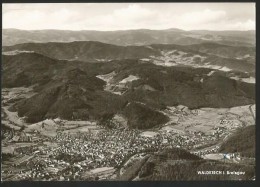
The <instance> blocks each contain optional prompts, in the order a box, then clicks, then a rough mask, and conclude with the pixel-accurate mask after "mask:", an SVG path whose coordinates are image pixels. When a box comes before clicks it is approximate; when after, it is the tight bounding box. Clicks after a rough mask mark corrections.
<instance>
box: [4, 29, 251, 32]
mask: <svg viewBox="0 0 260 187" xmlns="http://www.w3.org/2000/svg"><path fill="white" fill-rule="evenodd" d="M174 29H176V30H180V31H186V32H189V31H218V32H221V31H223V32H224V31H241V32H247V31H256V30H255V29H249V30H210V29H192V30H185V29H179V28H168V29H146V28H140V29H124V30H87V29H84V30H69V29H17V28H2V30H21V31H48V30H49V31H51V30H55V31H75V32H77V31H98V32H116V31H136V30H150V31H164V30H174Z"/></svg>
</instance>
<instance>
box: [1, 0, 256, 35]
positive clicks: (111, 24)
mask: <svg viewBox="0 0 260 187" xmlns="http://www.w3.org/2000/svg"><path fill="white" fill-rule="evenodd" d="M238 4H239V3H238ZM195 5H196V6H195ZM195 5H194V4H187V3H184V4H178V5H175V4H174V3H160V4H159V3H158V4H149V3H143V4H140V3H136V4H129V3H115V4H111V3H108V4H95V3H93V4H89V3H83V4H76V3H75V4H73V3H72V4H3V28H18V29H27V30H33V29H66V30H125V29H140V28H147V29H167V28H180V29H184V30H197V29H209V30H229V29H234V30H249V29H255V18H254V17H253V16H252V15H254V14H251V13H250V14H249V13H247V14H243V11H242V10H241V11H238V10H240V9H241V8H242V6H241V5H240V4H239V6H237V5H236V4H234V3H233V4H232V6H231V5H229V6H230V7H234V11H233V12H232V9H230V11H228V10H227V7H226V5H225V3H223V4H221V3H219V4H217V5H216V6H215V5H214V6H215V7H214V6H213V4H208V5H207V4H205V3H202V4H201V6H199V4H197V3H196V4H195ZM253 8H254V7H253V6H251V8H250V7H249V8H247V9H246V11H247V12H250V10H251V9H252V11H254V9H253ZM244 9H245V8H244V6H243V10H244ZM252 11H251V12H252Z"/></svg>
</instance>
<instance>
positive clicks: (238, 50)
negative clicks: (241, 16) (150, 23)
mask: <svg viewBox="0 0 260 187" xmlns="http://www.w3.org/2000/svg"><path fill="white" fill-rule="evenodd" d="M2 49H3V51H4V52H3V54H4V55H13V54H17V53H18V54H21V53H25V52H26V53H29V52H30V53H32V52H34V53H38V54H42V55H44V56H47V57H49V58H53V59H58V60H68V61H83V62H96V63H97V62H111V61H112V60H119V61H120V60H126V59H140V60H143V61H144V62H150V63H154V64H156V65H159V66H166V67H169V66H176V65H177V66H180V65H181V66H191V67H196V68H197V67H204V68H211V69H218V70H221V71H241V72H248V73H250V74H252V75H254V72H255V48H252V47H234V46H226V45H220V44H214V43H206V44H198V45H187V46H181V45H173V44H171V45H168V44H167V45H166V44H153V45H147V46H116V45H111V44H106V43H100V42H94V41H81V42H70V43H54V42H50V43H25V44H18V45H14V46H6V47H3V48H2ZM227 51H228V52H227Z"/></svg>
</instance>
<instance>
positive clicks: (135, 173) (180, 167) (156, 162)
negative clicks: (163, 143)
mask: <svg viewBox="0 0 260 187" xmlns="http://www.w3.org/2000/svg"><path fill="white" fill-rule="evenodd" d="M198 171H222V172H227V171H245V175H241V176H238V175H228V174H222V175H214V174H212V175H203V174H198ZM254 175H255V170H254V167H253V166H250V165H248V166H245V165H242V164H241V165H240V164H233V163H223V162H221V161H214V160H207V159H201V158H200V157H197V156H195V155H193V154H191V153H189V152H187V151H185V150H182V149H179V148H166V149H164V150H161V151H160V152H157V153H152V154H149V155H148V156H147V157H145V158H143V159H141V160H139V161H137V162H135V163H134V164H133V165H132V166H130V167H128V168H127V169H126V171H125V172H124V173H123V174H122V175H121V176H119V177H118V180H120V181H121V180H124V181H125V180H127V181H131V180H137V181H177V180H185V181H190V180H191V181H192V180H193V181H195V180H196V181H198V180H238V179H241V177H242V180H249V179H251V178H252V177H253V176H254Z"/></svg>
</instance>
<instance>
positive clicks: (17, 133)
mask: <svg viewBox="0 0 260 187" xmlns="http://www.w3.org/2000/svg"><path fill="white" fill-rule="evenodd" d="M31 95H33V93H32V90H31V89H28V90H26V89H25V88H15V89H3V92H2V98H3V100H2V114H1V115H2V124H3V126H2V131H1V133H2V135H3V136H2V137H3V138H4V139H2V155H3V157H2V180H3V181H8V180H115V179H117V178H118V177H120V175H123V173H124V172H125V171H126V169H127V167H128V165H131V163H133V162H135V161H137V160H140V159H142V158H144V157H145V156H146V155H149V154H150V153H154V152H157V151H159V150H163V149H164V148H175V147H177V148H182V149H185V150H187V151H189V152H191V153H193V154H196V155H198V156H200V157H203V158H206V159H213V160H214V159H215V160H216V159H217V160H224V154H221V153H219V147H220V145H221V144H222V143H223V142H224V141H225V140H226V139H227V138H228V137H229V136H230V135H232V134H233V132H235V131H236V130H237V129H239V128H243V127H245V126H249V125H255V105H247V106H239V107H233V108H221V109H216V108H201V109H196V110H189V109H188V108H187V107H185V106H181V105H180V106H176V107H173V106H169V107H167V108H166V109H165V110H163V111H160V112H162V113H163V114H165V115H167V116H168V117H169V118H170V121H169V122H168V123H166V124H164V125H162V126H160V127H156V128H153V129H150V130H147V131H144V130H134V129H127V128H125V126H124V125H122V124H120V122H118V120H115V121H114V123H119V124H117V125H118V126H119V127H120V125H121V127H120V128H118V129H105V128H104V127H102V126H100V125H97V123H96V122H95V121H67V120H62V119H47V120H44V121H42V122H38V123H35V124H27V123H25V122H24V121H23V119H22V118H19V117H18V115H17V113H16V112H10V111H9V110H8V108H9V107H10V106H11V104H12V101H11V99H17V98H19V97H20V98H22V97H29V96H31ZM121 118H122V117H121ZM121 118H120V119H121ZM121 121H122V119H121ZM4 155H7V156H4ZM225 155H228V153H226V154H225ZM245 159H248V158H240V157H239V159H237V158H236V159H234V158H227V159H225V161H227V160H228V162H234V163H237V164H239V163H240V162H241V164H242V162H243V161H244V160H245ZM243 164H244V162H243ZM135 180H138V177H137V178H135Z"/></svg>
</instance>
